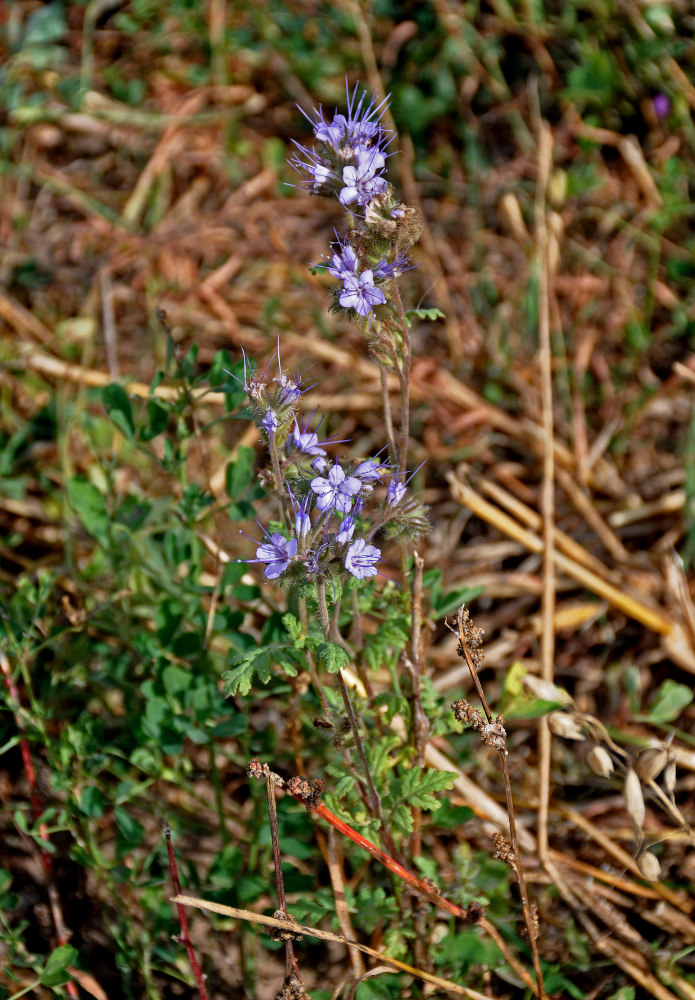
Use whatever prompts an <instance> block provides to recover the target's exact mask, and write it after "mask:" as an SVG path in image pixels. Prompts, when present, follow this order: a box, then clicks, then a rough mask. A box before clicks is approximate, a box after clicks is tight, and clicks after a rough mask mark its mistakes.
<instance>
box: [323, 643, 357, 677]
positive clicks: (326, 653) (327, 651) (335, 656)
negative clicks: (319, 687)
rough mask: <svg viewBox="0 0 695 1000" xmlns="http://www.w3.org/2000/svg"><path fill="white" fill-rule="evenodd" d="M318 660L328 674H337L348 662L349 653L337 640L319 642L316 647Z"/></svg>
mask: <svg viewBox="0 0 695 1000" xmlns="http://www.w3.org/2000/svg"><path fill="white" fill-rule="evenodd" d="M316 655H317V657H318V661H319V663H320V664H321V666H322V667H325V669H326V670H327V671H328V673H329V674H337V673H338V672H339V671H341V670H343V668H344V667H347V666H348V665H349V663H350V655H349V653H348V652H347V650H346V649H343V647H342V646H340V645H339V644H338V643H337V642H321V643H319V645H318V647H317V649H316Z"/></svg>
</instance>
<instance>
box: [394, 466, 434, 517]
mask: <svg viewBox="0 0 695 1000" xmlns="http://www.w3.org/2000/svg"><path fill="white" fill-rule="evenodd" d="M425 461H427V459H425ZM424 464H425V462H420V464H419V465H418V467H417V469H414V470H413V471H412V472H411V473H410V475H409V476H408V478H407V479H406V481H405V482H404V483H399V482H398V478H397V477H395V478H393V479H392V480H391V482H390V483H389V484H388V487H387V489H386V504H387V506H389V507H397V506H398V504H399V503H400V502H401V500H402V499H403V497H404V496H405V490H406V487H407V485H408V483H409V482H410V480H411V479H412V478H413V476H414V475H415V474H416V473H417V472H419V471H420V469H421V468H422V467H423V465H424ZM398 475H400V473H399V474H398Z"/></svg>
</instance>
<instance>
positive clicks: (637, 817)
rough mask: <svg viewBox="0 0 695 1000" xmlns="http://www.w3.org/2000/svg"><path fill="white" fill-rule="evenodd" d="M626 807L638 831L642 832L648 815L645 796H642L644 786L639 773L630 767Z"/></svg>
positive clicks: (625, 793) (627, 777)
mask: <svg viewBox="0 0 695 1000" xmlns="http://www.w3.org/2000/svg"><path fill="white" fill-rule="evenodd" d="M624 795H625V805H626V806H627V811H628V813H629V814H630V819H631V820H632V822H633V823H634V825H635V828H636V829H637V830H641V829H642V827H643V826H644V818H645V815H646V812H645V808H644V795H643V794H642V785H641V784H640V780H639V777H638V775H637V771H635V769H634V768H633V767H629V768H628V771H627V776H626V778H625V790H624Z"/></svg>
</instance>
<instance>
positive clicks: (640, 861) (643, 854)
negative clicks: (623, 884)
mask: <svg viewBox="0 0 695 1000" xmlns="http://www.w3.org/2000/svg"><path fill="white" fill-rule="evenodd" d="M637 867H638V868H639V870H640V875H641V876H642V878H646V880H647V882H658V881H659V879H660V878H661V865H660V864H659V859H658V858H657V856H656V854H652V852H651V851H640V853H639V855H638V857H637Z"/></svg>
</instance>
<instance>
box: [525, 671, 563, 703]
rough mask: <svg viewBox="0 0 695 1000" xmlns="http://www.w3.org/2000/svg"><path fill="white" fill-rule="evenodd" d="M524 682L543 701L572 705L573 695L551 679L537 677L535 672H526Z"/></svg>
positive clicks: (527, 688)
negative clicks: (557, 685)
mask: <svg viewBox="0 0 695 1000" xmlns="http://www.w3.org/2000/svg"><path fill="white" fill-rule="evenodd" d="M522 684H523V685H524V687H525V688H526V690H527V691H530V692H531V694H532V695H535V697H536V698H540V699H541V700H542V701H549V702H554V703H555V704H556V705H571V704H572V697H571V695H569V694H568V693H567V692H566V691H563V690H562V688H559V687H556V686H555V684H552V683H551V682H550V681H546V680H543V678H542V677H536V676H535V675H534V674H526V675H525V677H524V678H523V680H522Z"/></svg>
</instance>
